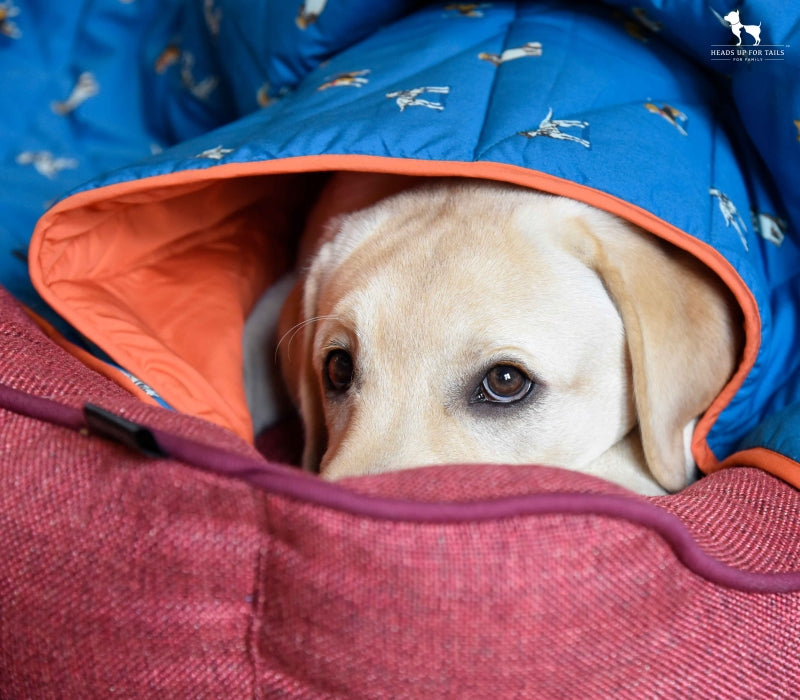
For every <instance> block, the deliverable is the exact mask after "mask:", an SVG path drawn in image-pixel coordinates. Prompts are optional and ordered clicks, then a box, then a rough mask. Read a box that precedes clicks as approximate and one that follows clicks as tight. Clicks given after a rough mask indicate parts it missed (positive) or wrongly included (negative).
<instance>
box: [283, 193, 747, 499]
mask: <svg viewBox="0 0 800 700" xmlns="http://www.w3.org/2000/svg"><path fill="white" fill-rule="evenodd" d="M328 237H329V238H330V240H328V241H327V242H326V243H324V244H323V245H322V247H321V248H320V250H319V251H318V253H317V254H316V256H315V257H314V259H313V262H312V264H311V267H310V269H309V271H308V274H307V276H306V277H305V279H304V280H303V283H302V286H301V287H299V288H298V292H297V294H296V297H295V300H294V304H293V303H292V302H290V303H289V305H288V306H287V309H289V311H287V314H286V318H285V319H284V322H283V325H284V329H285V331H291V329H292V328H293V327H296V324H297V323H300V324H302V325H301V326H299V327H296V331H293V332H296V334H297V335H299V336H300V337H299V338H298V337H297V336H295V337H294V338H293V339H291V340H290V338H291V335H292V333H291V332H289V333H288V335H287V336H286V338H285V340H284V341H283V343H282V344H281V348H280V350H281V353H282V360H283V363H282V364H283V367H284V370H285V373H286V376H287V380H288V383H289V386H290V388H291V389H292V393H293V394H294V396H295V399H296V401H297V403H298V405H299V407H300V411H301V414H302V417H303V421H304V425H305V429H306V452H305V455H304V462H305V465H306V466H307V467H309V468H315V467H319V469H320V471H321V473H322V474H323V475H324V476H326V477H329V478H338V477H342V476H348V475H355V474H366V473H376V472H381V471H386V470H390V469H400V468H407V467H416V466H423V465H429V464H441V463H466V462H502V463H512V464H513V463H538V464H546V465H555V466H564V467H569V468H572V469H577V470H583V471H589V472H592V471H593V472H595V473H599V474H600V475H602V476H606V477H607V478H611V479H612V480H615V481H619V482H622V483H625V484H627V485H629V486H631V487H633V488H635V489H637V490H640V491H652V490H653V489H650V488H648V487H647V484H652V482H653V469H652V467H649V468H648V466H646V465H645V464H644V462H645V461H646V460H645V458H644V457H642V456H641V455H640V457H639V458H638V459H637V458H635V457H632V456H631V455H632V454H635V452H629V453H625V456H624V457H619V456H617V457H614V458H611V459H610V460H609V455H610V454H615V453H614V450H615V449H618V446H619V445H620V444H621V443H623V442H624V441H625V440H626V439H628V438H629V437H630V436H631V435H633V433H635V431H634V430H633V429H634V427H635V426H636V424H637V422H639V423H641V422H642V414H643V413H647V412H648V411H651V412H653V415H652V416H650V418H652V419H653V420H656V421H658V420H661V419H662V418H663V415H664V412H663V407H661V406H660V405H656V406H655V407H651V406H649V404H648V401H647V400H646V397H644V396H639V394H642V391H643V390H640V389H639V387H637V377H636V375H637V367H636V366H635V365H637V364H638V360H637V357H636V354H635V351H634V352H632V350H631V342H630V340H631V338H630V333H631V332H634V333H635V334H637V335H639V336H640V337H643V335H642V334H643V333H644V332H645V331H643V330H642V328H641V327H639V326H641V323H636V322H635V321H634V320H633V319H629V320H630V323H632V324H635V325H636V326H637V327H636V328H633V329H631V330H629V329H628V326H627V324H626V315H627V313H628V310H629V309H628V307H627V305H626V304H627V301H626V302H623V304H620V302H619V300H617V299H615V298H614V297H615V295H616V291H615V290H616V288H617V287H618V286H619V285H623V286H624V285H625V284H627V283H626V282H624V281H623V280H615V279H612V278H613V276H614V274H617V273H616V272H615V271H617V269H618V268H617V265H616V263H620V264H622V263H625V264H633V265H637V264H644V263H645V260H644V259H642V256H643V255H644V254H645V253H646V254H647V256H649V262H650V263H653V261H654V258H653V256H656V257H659V256H661V257H664V258H665V259H668V258H669V257H670V255H672V253H671V252H669V253H668V252H665V251H664V250H663V248H661V247H660V246H659V245H658V244H657V243H654V242H653V241H651V240H648V239H647V238H644V236H643V234H641V233H640V232H638V231H636V230H634V229H633V228H632V227H630V226H629V225H627V224H624V223H623V222H621V221H620V220H618V219H616V218H614V217H612V216H610V215H607V214H604V213H602V212H599V211H597V210H594V209H592V208H590V207H588V206H585V205H582V204H579V203H577V202H573V201H571V200H566V199H562V198H557V197H550V196H546V195H542V194H539V193H535V192H532V191H529V190H522V189H517V188H512V187H508V186H501V185H491V184H488V183H481V184H475V183H468V182H450V181H446V182H445V181H442V182H437V183H436V184H434V185H424V186H422V187H418V188H414V189H412V190H410V191H408V192H405V193H402V194H400V195H397V196H394V197H390V198H388V199H385V200H382V201H380V202H379V203H378V204H376V205H374V206H372V207H369V208H367V209H366V210H363V211H360V212H358V213H355V214H351V215H346V216H344V217H340V218H337V219H336V220H335V222H334V223H333V229H332V230H331V231H329V232H328ZM650 238H652V237H650ZM607 239H611V240H616V241H617V242H616V246H617V248H618V250H617V251H616V252H620V251H623V252H622V253H621V254H622V255H624V258H625V259H624V260H607V259H606V258H607V257H608V256H610V255H613V253H612V252H611V247H612V246H611V245H610V244H609V246H607V245H606V244H605V243H604V241H606V240H607ZM631 241H635V242H637V243H636V244H634V245H633V248H632V249H631V250H629V247H630V246H631ZM641 241H644V243H642V244H640V243H639V242H641ZM637 256H639V262H636V260H637ZM647 256H645V257H647ZM656 262H663V261H662V260H658V261H656ZM606 265H607V266H608V267H609V269H608V270H604V269H601V268H603V267H604V266H606ZM672 271H673V270H672V268H671V267H670V268H669V269H668V270H667V271H666V272H667V274H671V272H672ZM640 273H641V274H640V275H639V276H640V280H639V282H640V283H641V284H640V286H641V287H642V288H641V289H638V290H636V293H649V294H657V295H659V298H658V299H655V298H651V299H650V300H649V301H643V302H642V304H641V305H637V307H636V311H635V312H634V313H635V314H640V312H641V313H650V311H646V309H647V308H648V307H653V306H658V305H659V304H663V303H667V304H668V305H670V306H671V305H672V304H673V303H674V302H673V301H669V302H666V301H665V300H664V299H663V297H661V296H660V295H662V294H663V293H664V292H665V290H664V289H662V288H659V287H658V285H656V286H655V287H652V285H651V282H652V279H654V278H662V277H664V271H661V272H656V273H655V274H651V273H650V272H649V271H648V270H641V271H640ZM634 276H635V275H634ZM625 278H626V279H629V278H630V275H628V274H626V275H625ZM685 284H686V279H685V278H683V277H682V278H681V280H680V282H678V284H677V285H672V286H680V285H685ZM617 291H618V290H617ZM683 291H684V293H686V294H691V293H693V292H695V291H697V290H694V289H684V290H683ZM620 293H621V294H625V292H620ZM696 301H697V303H701V300H700V299H699V298H698V299H697V300H696ZM681 303H683V302H681ZM679 305H680V304H679ZM720 308H722V307H721V302H720V303H717V304H716V305H715V306H714V309H716V310H719V309H720ZM298 312H299V313H298ZM653 313H657V312H655V311H654V312H653ZM666 313H667V315H670V314H672V313H673V311H672V310H669V311H667V312H666ZM698 313H699V314H700V315H703V316H704V315H705V312H703V311H700V312H698ZM709 313H711V314H713V313H714V310H712V311H710V312H709ZM662 316H663V315H662ZM725 321H726V319H722V320H720V322H719V323H717V324H715V326H714V329H715V330H712V331H711V332H716V329H717V326H719V328H720V329H723V332H724V328H725ZM664 322H665V321H664V318H663V317H661V318H659V319H658V320H657V321H656V325H658V324H662V323H664ZM683 330H684V329H682V328H681V329H678V328H670V327H666V328H662V329H661V331H659V332H663V333H664V334H665V338H663V339H661V340H662V341H663V342H664V343H665V344H667V345H669V346H670V348H671V349H676V346H679V345H681V344H682V342H683V340H682V339H679V338H675V337H670V336H672V335H673V334H674V333H676V332H681V333H682V332H683ZM728 339H730V336H728ZM660 342H661V341H660ZM635 345H636V343H634V346H635ZM640 346H641V343H640ZM715 347H718V345H717V344H715ZM684 351H685V350H684ZM647 353H648V354H649V355H651V356H654V357H656V356H657V357H660V356H661V355H662V354H663V353H662V352H661V351H660V350H659V349H658V348H655V347H654V348H649V347H648V348H647ZM642 354H643V355H644V354H645V353H644V348H642ZM639 359H643V358H639ZM661 359H663V358H661ZM659 361H660V360H659ZM731 362H733V360H731ZM668 364H669V366H668V367H664V368H659V369H663V371H664V372H665V373H666V376H663V377H658V376H656V377H650V376H648V377H646V379H643V378H641V377H640V378H639V380H638V381H639V383H641V382H642V381H647V382H652V383H653V385H654V386H653V388H654V390H656V386H655V385H656V384H657V383H659V382H661V383H663V384H664V388H665V390H667V389H668V388H672V389H674V388H675V387H676V385H677V384H680V383H681V380H680V379H676V378H675V376H671V375H670V374H669V373H670V371H671V370H673V369H674V370H677V371H682V370H681V368H680V365H681V362H680V361H678V362H674V361H671V364H670V361H669V360H668ZM706 364H712V365H713V363H706ZM673 365H674V366H673ZM706 370H710V371H712V374H714V375H715V376H714V377H713V379H712V380H711V383H713V384H714V389H706V390H701V391H700V393H701V394H702V397H701V398H700V399H699V401H700V402H702V403H706V404H707V402H710V400H711V399H712V398H713V396H714V395H716V392H717V391H719V389H721V386H722V385H724V383H725V381H726V380H727V379H728V377H729V375H730V371H731V370H730V368H729V367H728V368H725V369H723V370H721V371H714V369H713V368H712V367H706V368H705V369H704V371H706ZM652 372H653V370H652V367H650V366H648V367H644V368H643V369H641V370H640V371H639V372H638V374H640V375H641V374H642V373H644V374H645V375H647V374H648V373H652ZM695 374H696V373H694V372H691V371H689V372H688V375H690V378H689V381H692V382H694V379H695ZM722 375H724V376H722ZM696 388H697V387H696V386H695V389H696ZM712 391H713V393H711V392H712ZM709 394H711V395H710V396H709ZM663 402H665V403H667V404H671V403H674V401H673V400H672V399H671V398H669V397H667V398H666V399H664V400H663ZM655 403H656V404H659V403H662V399H661V398H659V399H658V400H657V401H656V402H655ZM681 403H685V402H683V399H681ZM689 403H690V404H691V406H685V407H684V406H682V407H681V410H680V411H679V415H677V416H669V419H670V422H669V426H668V427H667V426H664V427H665V429H666V430H667V431H668V432H671V434H670V436H669V437H668V438H661V437H660V436H659V437H658V438H654V442H653V444H654V445H655V447H652V448H651V451H652V450H668V451H669V454H668V455H667V457H668V459H670V460H672V461H671V462H669V465H670V466H669V467H664V466H662V465H661V462H659V464H658V465H657V466H656V469H659V468H660V470H661V473H659V474H656V475H655V480H656V481H658V482H659V484H660V487H664V488H668V489H674V488H679V487H681V486H682V485H684V483H685V482H686V479H687V474H686V468H687V464H686V459H685V456H684V444H683V431H684V428H685V426H686V424H687V423H689V422H690V421H691V420H692V419H693V418H694V417H695V416H696V415H697V414H698V413H700V412H701V411H702V410H703V409H704V408H705V406H701V407H697V406H696V404H697V403H698V401H694V402H691V401H690V402H689ZM668 411H669V409H668ZM660 427H661V426H660ZM675 431H677V433H676V432H675ZM642 434H643V437H644V435H645V434H646V431H643V433H642ZM643 442H644V443H645V445H644V446H645V452H646V451H647V448H648V444H647V440H643ZM598 465H599V466H598ZM655 490H656V491H658V490H659V489H658V488H656V489H655Z"/></svg>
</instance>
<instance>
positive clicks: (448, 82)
mask: <svg viewBox="0 0 800 700" xmlns="http://www.w3.org/2000/svg"><path fill="white" fill-rule="evenodd" d="M5 4H7V5H8V3H5ZM34 4H35V3H30V4H29V5H26V6H25V7H24V8H22V6H20V9H19V12H18V13H13V15H12V16H10V17H8V18H7V20H6V22H7V23H8V22H12V23H13V24H15V25H16V26H18V32H16V33H15V32H14V31H8V32H6V36H0V42H1V43H2V47H1V48H2V51H3V52H4V58H5V65H11V66H13V67H14V69H13V70H11V71H8V72H6V73H5V75H4V77H3V78H0V79H1V80H4V81H8V82H7V84H6V85H4V87H5V88H6V89H4V90H3V91H2V94H5V95H13V99H14V103H13V106H14V108H13V109H6V110H5V111H4V113H5V114H6V116H5V117H4V119H5V121H6V127H7V132H8V133H10V135H11V138H9V139H8V140H7V142H6V154H5V156H4V158H3V160H2V163H0V167H2V168H3V173H2V177H3V180H4V182H6V183H8V185H7V187H6V188H4V191H3V193H2V194H0V198H2V200H0V206H2V207H3V211H4V213H5V214H6V215H5V216H4V217H3V219H2V223H0V226H2V227H3V228H2V229H1V230H0V236H2V242H3V250H2V251H0V255H2V256H3V260H2V261H0V273H2V277H1V278H0V279H1V280H2V282H3V284H4V285H6V286H8V287H9V288H10V289H11V290H12V292H14V293H16V294H18V295H19V296H20V297H21V298H23V300H25V301H26V302H28V303H33V302H34V300H35V295H34V294H33V293H32V290H31V289H30V286H29V284H28V283H27V280H26V278H25V274H24V266H23V265H22V263H21V262H20V252H21V251H23V250H24V247H25V243H26V239H27V236H29V234H30V231H31V228H32V226H33V222H34V221H35V219H36V217H37V216H38V214H39V213H41V211H42V209H43V207H44V206H46V203H48V202H50V201H52V199H53V198H55V197H57V196H59V195H61V194H63V193H64V192H65V191H66V190H67V189H68V188H69V187H72V186H75V185H76V184H77V183H78V182H81V181H84V184H83V185H82V186H80V187H79V188H77V189H76V190H75V191H80V190H82V189H93V188H97V187H103V186H105V185H108V184H113V183H115V182H121V181H127V180H133V179H139V178H142V177H146V176H150V175H155V174H162V173H171V172H175V171H178V170H185V169H191V170H199V169H203V168H213V167H215V166H217V165H219V164H224V163H228V162H252V161H262V160H274V159H286V158H293V157H297V156H303V155H310V154H366V155H376V156H384V157H388V158H395V159H403V158H414V159H422V160H426V159H427V160H433V161H453V162H475V161H480V162H493V163H494V162H496V163H503V164H510V165H515V166H520V167H524V168H529V169H533V170H537V171H541V172H544V173H547V174H550V175H553V176H556V177H559V178H563V179H565V180H569V181H572V182H575V183H578V184H580V185H585V186H587V187H590V188H592V189H594V190H598V191H600V192H604V193H608V194H611V195H614V196H615V197H618V198H620V199H622V200H625V201H627V202H630V203H631V204H633V205H635V206H637V207H640V208H641V209H644V210H646V211H648V212H652V213H653V214H654V215H656V216H657V217H659V218H661V219H663V220H664V221H666V222H668V223H670V224H673V225H674V226H676V227H678V228H679V229H681V230H682V231H685V232H686V233H687V234H688V235H689V236H693V237H695V238H697V239H699V240H701V241H705V242H707V243H709V244H710V245H712V246H713V247H714V248H716V249H717V250H718V251H720V252H721V253H722V254H723V255H724V256H725V257H726V258H727V259H728V260H729V261H730V263H731V264H732V266H733V267H734V268H735V269H736V270H737V272H738V274H739V275H740V276H741V277H742V279H743V280H744V281H745V282H746V284H747V285H748V287H749V288H750V290H751V292H752V294H753V295H754V297H755V299H756V302H757V304H758V307H759V309H760V314H761V320H762V346H761V349H760V352H759V355H758V359H757V362H756V365H755V367H754V368H753V370H752V372H751V373H750V375H749V376H748V378H747V380H746V381H745V384H744V386H743V387H742V388H741V390H740V392H739V393H738V395H737V396H736V397H735V399H734V401H733V402H732V403H731V404H730V406H729V407H728V408H727V409H726V410H725V411H724V412H723V414H722V416H721V417H720V419H719V420H718V421H717V423H716V424H715V426H714V428H713V430H712V433H711V435H710V436H709V444H710V446H711V447H712V449H713V450H714V451H715V453H716V454H717V455H718V456H720V457H724V456H725V455H726V454H730V453H731V452H732V451H734V450H735V449H736V447H737V445H739V444H740V441H741V440H742V436H743V435H747V434H751V435H754V434H758V435H759V436H760V437H759V440H762V441H763V444H764V445H765V446H768V447H769V446H773V445H779V446H780V448H781V450H784V449H786V445H787V442H786V440H787V439H788V440H789V441H790V442H791V440H796V438H791V437H790V438H787V437H786V435H790V436H791V435H796V434H800V422H797V421H798V420H800V418H798V414H797V412H796V411H793V410H792V409H787V410H788V412H787V413H785V414H781V415H785V416H786V418H785V419H783V418H782V419H781V421H782V422H781V425H784V426H785V429H784V430H783V431H780V430H778V431H774V430H773V431H761V432H758V427H759V425H763V424H764V421H765V420H767V419H768V418H769V417H770V416H771V415H775V414H776V412H779V411H784V410H785V409H786V407H787V406H788V407H791V406H793V405H796V404H797V403H798V401H800V353H798V352H797V348H798V347H800V327H799V326H800V323H799V321H800V312H799V311H798V309H800V246H799V245H798V244H799V243H800V234H799V233H798V222H800V168H797V162H798V157H799V155H800V36H799V34H800V9H797V8H795V9H792V6H791V4H789V3H783V4H781V3H772V2H767V1H766V0H762V1H761V2H752V3H748V4H747V6H746V8H744V9H742V11H741V15H742V22H743V23H744V24H747V25H760V31H761V36H760V38H761V42H760V44H759V45H758V46H755V44H754V39H753V37H752V36H751V35H750V34H748V33H747V32H746V31H745V32H744V33H743V34H742V44H743V45H742V47H741V48H740V49H739V53H737V49H736V48H735V47H734V44H735V41H736V38H735V36H734V33H733V31H732V29H731V27H730V26H729V25H728V24H726V23H725V22H724V21H723V20H722V17H723V16H725V15H726V14H728V13H729V12H730V10H731V9H732V8H731V7H729V6H727V5H726V4H725V3H724V2H722V1H721V0H714V2H712V3H711V4H710V5H711V6H710V7H709V6H707V4H706V3H705V2H699V1H697V0H681V1H679V2H673V3H669V7H668V8H667V7H666V4H665V3H662V2H660V1H658V0H651V1H649V2H648V1H643V2H636V3H632V2H628V1H626V0H613V2H609V3H608V4H599V3H594V4H586V5H584V4H578V3H568V2H556V1H542V2H510V1H503V2H491V3H489V2H486V3H472V4H469V5H468V4H465V3H449V2H445V3H419V2H408V1H401V0H395V1H394V2H385V3H374V2H371V1H367V0H347V1H345V0H338V1H337V2H335V3H334V2H331V3H330V4H329V6H328V5H326V4H325V3H324V2H319V0H317V2H306V3H303V4H301V3H285V2H282V1H279V0H278V1H275V2H269V1H267V0H264V1H263V2H252V1H250V0H206V1H205V2H203V3H200V2H189V1H188V0H186V1H185V2H184V1H182V0H171V1H170V2H165V1H164V0H149V1H148V0H137V1H136V2H121V1H120V0H105V1H102V0H98V1H97V2H89V1H88V0H86V1H85V2H84V3H83V4H82V5H80V4H63V3H62V4H61V5H63V7H62V6H59V8H58V9H57V10H54V9H51V8H50V7H49V6H48V8H46V9H45V8H44V7H43V8H41V11H40V12H38V13H36V12H34V8H33V5H34ZM43 4H44V3H43ZM314 5H317V6H322V12H321V13H320V14H319V15H318V16H313V15H309V16H305V15H303V7H304V6H309V7H312V6H314ZM417 5H422V7H421V8H420V9H418V10H415V9H414V8H415V7H416V6H417ZM298 8H299V9H298ZM34 17H36V18H38V19H36V20H35V21H34V20H33V18H34ZM56 27H57V28H58V31H55V28H56ZM526 45H527V51H528V52H527V53H525V52H523V51H521V48H522V47H525V46H526ZM42 47H47V49H48V50H47V51H43V50H42ZM537 47H538V48H537ZM515 49H520V51H514V50H515ZM504 52H506V53H504ZM504 59H505V60H504ZM87 71H88V72H91V73H92V75H93V76H94V78H95V80H96V82H97V84H98V85H99V86H100V90H99V92H98V93H97V94H96V95H94V96H91V97H89V98H87V99H86V101H85V102H84V103H82V104H80V105H79V106H77V107H76V108H75V109H74V110H72V111H69V112H68V113H65V114H58V113H56V112H57V110H56V112H54V111H53V109H52V107H51V104H52V102H53V100H57V99H65V98H66V96H67V95H69V93H70V90H71V89H72V88H73V87H74V85H75V84H76V82H77V81H78V78H79V76H80V75H81V73H85V72H87ZM42 151H49V152H51V153H52V154H53V155H54V156H56V157H62V158H66V159H70V160H67V161H62V162H61V165H62V166H64V165H65V164H66V167H63V168H61V169H59V170H58V171H57V172H56V173H53V174H52V175H51V176H48V175H42V174H41V173H40V172H38V171H37V170H36V168H35V167H34V166H33V165H31V164H24V163H23V162H21V159H20V154H21V153H23V152H31V153H37V152H42ZM153 151H154V152H155V154H154V155H153V156H152V157H150V158H147V159H145V160H140V159H141V158H142V157H144V156H145V155H147V154H148V153H149V152H153ZM24 160H25V159H24V158H22V161H24ZM120 166H122V167H120ZM115 168H116V169H115ZM10 252H13V253H14V255H12V254H10ZM754 431H755V432H754ZM779 433H782V434H781V437H780V439H779V440H778V439H777V438H776V439H773V436H774V435H776V434H779ZM741 444H745V443H741ZM793 445H794V446H793V447H792V450H794V452H793V453H792V454H793V455H794V457H795V458H796V455H797V454H798V450H797V445H796V443H793ZM779 451H780V450H779Z"/></svg>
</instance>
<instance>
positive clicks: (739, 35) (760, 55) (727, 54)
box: [710, 10, 789, 63]
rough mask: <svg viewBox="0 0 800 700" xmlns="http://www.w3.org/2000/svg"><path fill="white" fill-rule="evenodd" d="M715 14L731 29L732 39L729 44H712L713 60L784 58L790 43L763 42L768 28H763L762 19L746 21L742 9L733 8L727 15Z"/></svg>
mask: <svg viewBox="0 0 800 700" xmlns="http://www.w3.org/2000/svg"><path fill="white" fill-rule="evenodd" d="M712 12H714V10H712ZM714 14H715V15H716V17H717V19H718V20H719V21H720V23H721V24H722V25H723V26H724V27H727V28H728V29H730V31H731V41H730V43H728V44H712V46H711V54H710V58H711V60H712V61H731V62H734V63H737V62H747V63H756V62H762V61H782V60H784V56H785V54H786V49H788V48H789V46H788V44H762V43H761V38H762V37H761V32H762V29H763V30H764V31H766V28H762V26H761V22H760V21H759V22H758V23H757V24H752V23H746V22H744V21H743V18H742V16H741V12H740V10H731V11H730V12H728V13H727V14H726V15H725V16H723V15H720V14H718V13H717V12H714ZM745 19H752V18H745Z"/></svg>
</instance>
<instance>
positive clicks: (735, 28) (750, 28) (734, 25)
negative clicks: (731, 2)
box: [722, 10, 761, 46]
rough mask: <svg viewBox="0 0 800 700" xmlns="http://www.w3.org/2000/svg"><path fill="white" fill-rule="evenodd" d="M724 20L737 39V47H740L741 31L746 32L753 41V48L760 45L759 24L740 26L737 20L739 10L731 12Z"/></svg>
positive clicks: (740, 23)
mask: <svg viewBox="0 0 800 700" xmlns="http://www.w3.org/2000/svg"><path fill="white" fill-rule="evenodd" d="M722 19H724V20H725V21H726V22H727V23H728V24H729V25H730V26H731V31H732V32H733V35H734V36H735V37H736V38H737V39H738V42H737V44H736V45H737V46H741V45H742V29H744V31H745V32H747V33H748V34H749V35H750V36H751V37H753V39H755V44H754V46H758V45H759V44H760V43H761V23H760V22H759V23H758V24H757V25H756V24H742V22H741V20H740V19H739V10H731V11H730V12H729V13H728V14H727V15H725V16H724V17H723V18H722Z"/></svg>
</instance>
